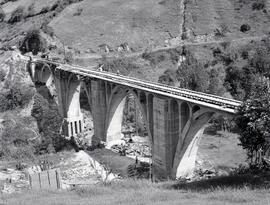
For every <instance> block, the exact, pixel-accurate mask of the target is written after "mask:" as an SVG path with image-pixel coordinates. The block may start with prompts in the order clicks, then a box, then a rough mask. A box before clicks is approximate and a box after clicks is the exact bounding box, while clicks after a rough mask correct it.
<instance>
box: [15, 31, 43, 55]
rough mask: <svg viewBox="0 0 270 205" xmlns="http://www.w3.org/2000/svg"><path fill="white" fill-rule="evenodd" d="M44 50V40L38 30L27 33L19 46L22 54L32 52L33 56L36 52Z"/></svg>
mask: <svg viewBox="0 0 270 205" xmlns="http://www.w3.org/2000/svg"><path fill="white" fill-rule="evenodd" d="M46 49H47V43H46V40H45V39H44V38H43V37H42V36H41V33H40V30H38V29H33V30H30V31H28V32H27V34H26V36H25V38H24V39H23V41H22V43H21V45H20V51H21V52H22V53H23V54H24V53H27V52H32V53H33V54H34V55H37V54H38V52H45V51H46Z"/></svg>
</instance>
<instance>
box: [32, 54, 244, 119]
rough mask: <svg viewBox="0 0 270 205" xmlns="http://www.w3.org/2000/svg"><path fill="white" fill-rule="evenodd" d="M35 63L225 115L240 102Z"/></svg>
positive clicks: (123, 77) (62, 66)
mask: <svg viewBox="0 0 270 205" xmlns="http://www.w3.org/2000/svg"><path fill="white" fill-rule="evenodd" d="M33 60H34V61H35V62H39V63H47V64H53V65H56V66H57V68H58V69H61V70H64V71H67V72H71V73H74V74H78V75H81V76H88V77H90V78H96V79H101V80H105V81H109V82H112V83H115V84H119V85H124V86H127V87H131V88H136V89H140V90H144V91H147V92H151V93H155V94H158V95H163V96H167V97H170V98H173V99H179V100H183V101H188V102H191V103H194V104H198V105H201V106H205V107H209V108H212V109H216V110H219V111H222V112H226V113H232V114H233V113H236V112H237V109H238V108H239V107H240V106H241V104H242V102H241V101H237V100H233V99H229V98H224V97H220V96H216V95H211V94H207V93H202V92H196V91H192V90H188V89H182V88H177V87H173V86H168V85H165V84H161V83H154V82H149V81H145V80H141V79H136V78H132V77H128V76H122V75H117V74H114V73H110V72H106V71H97V70H93V69H86V68H83V67H80V66H74V65H68V64H62V63H56V62H52V61H48V60H44V59H38V58H35V59H33Z"/></svg>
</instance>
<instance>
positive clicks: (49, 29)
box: [41, 23, 54, 37]
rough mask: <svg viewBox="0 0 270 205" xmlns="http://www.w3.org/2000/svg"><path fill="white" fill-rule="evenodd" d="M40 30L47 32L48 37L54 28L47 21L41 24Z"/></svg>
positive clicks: (52, 34)
mask: <svg viewBox="0 0 270 205" xmlns="http://www.w3.org/2000/svg"><path fill="white" fill-rule="evenodd" d="M41 29H42V31H43V32H44V33H46V34H48V35H49V36H50V37H53V36H54V30H53V28H52V27H50V26H49V25H48V24H47V23H46V24H43V25H42V27H41Z"/></svg>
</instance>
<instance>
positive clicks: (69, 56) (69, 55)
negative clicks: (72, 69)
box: [64, 51, 74, 64]
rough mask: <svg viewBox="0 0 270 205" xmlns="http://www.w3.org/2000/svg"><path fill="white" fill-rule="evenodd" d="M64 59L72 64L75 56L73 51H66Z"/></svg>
mask: <svg viewBox="0 0 270 205" xmlns="http://www.w3.org/2000/svg"><path fill="white" fill-rule="evenodd" d="M64 61H65V62H66V63H68V64H71V63H73V62H74V56H73V53H72V52H70V51H69V52H66V53H65V57H64Z"/></svg>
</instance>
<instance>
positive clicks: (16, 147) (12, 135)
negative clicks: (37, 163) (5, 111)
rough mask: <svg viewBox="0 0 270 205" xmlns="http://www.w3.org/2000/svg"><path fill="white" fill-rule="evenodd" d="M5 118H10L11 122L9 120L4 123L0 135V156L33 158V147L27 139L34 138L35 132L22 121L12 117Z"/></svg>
mask: <svg viewBox="0 0 270 205" xmlns="http://www.w3.org/2000/svg"><path fill="white" fill-rule="evenodd" d="M6 120H10V121H12V122H13V123H10V122H9V121H7V122H6V123H5V127H4V130H3V132H2V134H1V137H0V157H8V158H12V159H25V158H27V159H33V158H34V148H33V146H32V143H31V142H30V141H29V139H31V138H35V137H36V136H35V133H34V132H32V131H31V130H30V129H28V128H27V127H26V125H25V124H24V123H22V122H19V121H15V120H14V119H6ZM16 120H17V119H16Z"/></svg>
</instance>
